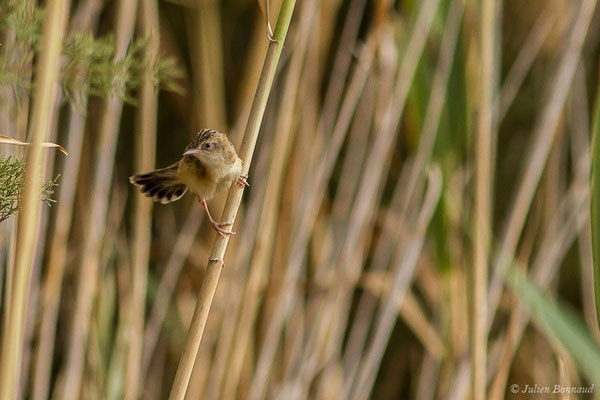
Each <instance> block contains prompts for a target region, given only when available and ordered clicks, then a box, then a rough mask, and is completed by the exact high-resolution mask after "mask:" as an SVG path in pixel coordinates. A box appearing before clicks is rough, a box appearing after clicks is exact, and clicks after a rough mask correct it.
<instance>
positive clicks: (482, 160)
mask: <svg viewBox="0 0 600 400" xmlns="http://www.w3.org/2000/svg"><path fill="white" fill-rule="evenodd" d="M495 11H496V9H495V4H494V1H493V0H484V1H483V3H482V6H481V25H480V27H479V29H480V31H479V33H480V35H481V36H480V39H479V40H480V43H479V46H480V48H479V53H480V58H481V71H480V75H479V90H480V92H479V102H478V106H477V110H478V116H479V120H478V127H477V136H476V140H475V192H474V197H475V204H474V208H473V239H472V240H473V266H472V268H473V269H472V272H471V273H472V284H473V288H472V296H473V298H472V301H471V305H472V310H471V311H472V317H471V318H472V322H471V329H470V337H471V363H472V364H473V366H472V368H471V393H472V396H473V399H474V400H484V399H485V395H486V365H487V329H486V325H487V315H486V313H487V301H486V300H487V278H488V262H489V246H490V240H491V232H492V225H491V215H492V211H491V209H492V200H491V197H492V186H493V185H492V183H493V180H494V173H493V165H492V162H493V161H492V158H493V157H494V156H493V153H492V140H493V139H492V138H493V136H495V135H494V133H493V124H492V119H493V105H494V104H493V101H494V89H495V87H494V76H495V72H494V64H495V60H494V44H495V37H494V34H495V25H496V23H497V21H496V13H495Z"/></svg>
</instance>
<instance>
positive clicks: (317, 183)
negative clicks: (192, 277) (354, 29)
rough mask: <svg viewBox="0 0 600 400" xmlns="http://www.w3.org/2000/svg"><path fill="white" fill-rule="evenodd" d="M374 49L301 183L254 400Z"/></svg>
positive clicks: (367, 50) (362, 60) (364, 54)
mask: <svg viewBox="0 0 600 400" xmlns="http://www.w3.org/2000/svg"><path fill="white" fill-rule="evenodd" d="M373 46H374V40H373V36H371V39H370V40H368V43H367V44H366V45H365V47H363V48H362V49H361V54H360V55H359V61H358V66H357V68H356V70H355V71H354V74H353V76H352V78H351V79H350V83H349V87H348V90H347V93H346V97H345V98H344V102H343V104H342V107H341V111H340V116H339V117H338V120H337V123H336V126H335V127H334V129H333V134H332V136H331V139H329V142H328V144H326V145H325V150H324V151H323V152H320V153H322V154H324V156H323V157H322V158H321V162H320V163H319V165H318V167H317V170H316V173H315V177H314V179H310V177H309V178H308V179H306V180H305V181H304V184H303V190H302V195H301V198H300V204H301V206H302V209H301V211H300V212H299V213H298V214H296V216H295V221H294V222H293V226H294V229H295V231H294V232H293V233H292V239H291V241H292V242H291V250H290V252H289V255H288V257H289V258H288V260H287V262H286V263H285V264H284V265H287V269H286V270H285V275H284V277H283V279H282V283H281V285H280V289H279V290H278V292H279V293H278V295H277V296H278V297H277V300H276V305H275V310H274V311H273V312H274V314H273V317H272V318H271V321H269V326H268V328H267V332H266V335H265V339H264V342H263V343H264V346H263V348H262V349H261V351H260V355H259V360H258V363H257V367H256V370H255V373H254V377H253V381H252V384H251V386H250V393H249V398H250V399H252V400H256V399H258V398H262V397H263V396H264V389H265V385H266V381H267V375H268V373H269V371H270V368H271V364H272V361H273V357H274V354H275V350H276V348H277V345H278V337H279V332H280V331H281V328H282V327H283V324H284V323H285V320H286V319H287V315H288V312H289V310H290V308H291V305H292V301H293V298H292V296H293V294H294V287H295V282H296V281H297V277H298V275H299V273H300V268H301V266H302V261H303V258H304V251H305V244H306V242H307V240H308V237H309V235H310V232H311V230H312V226H313V225H314V222H315V218H316V216H317V215H316V210H317V209H318V206H319V205H320V204H321V202H322V200H323V198H324V195H325V185H326V183H327V180H328V177H329V175H330V174H331V173H332V169H333V168H332V167H333V164H334V162H335V160H336V159H337V156H338V153H339V150H340V147H341V145H342V143H343V141H344V137H345V135H346V132H347V130H348V125H349V123H350V120H351V115H352V114H353V112H354V109H355V107H356V104H357V102H358V98H359V97H360V94H361V93H362V90H363V87H364V84H365V83H366V81H367V77H368V75H369V73H370V69H371V65H372V49H373Z"/></svg>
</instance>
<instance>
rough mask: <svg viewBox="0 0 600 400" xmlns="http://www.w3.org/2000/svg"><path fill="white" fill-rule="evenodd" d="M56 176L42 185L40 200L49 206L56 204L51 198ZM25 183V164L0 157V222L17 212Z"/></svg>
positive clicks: (56, 179)
mask: <svg viewBox="0 0 600 400" xmlns="http://www.w3.org/2000/svg"><path fill="white" fill-rule="evenodd" d="M58 178H59V177H58V176H57V177H56V178H54V179H53V180H51V181H49V182H47V183H45V184H44V186H43V187H42V189H41V191H40V199H41V200H42V201H43V202H44V203H46V204H47V205H48V206H51V205H52V203H56V200H54V199H53V198H52V197H51V196H52V195H53V194H54V187H55V186H58V184H57V181H58ZM24 182H25V163H24V162H23V161H22V160H20V159H18V158H13V157H12V156H8V157H2V156H0V222H3V221H5V220H7V219H8V218H9V217H10V216H11V215H13V214H14V213H16V212H17V211H18V210H19V205H20V199H21V191H22V188H23V183H24Z"/></svg>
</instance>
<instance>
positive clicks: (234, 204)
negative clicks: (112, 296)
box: [169, 0, 296, 400]
mask: <svg viewBox="0 0 600 400" xmlns="http://www.w3.org/2000/svg"><path fill="white" fill-rule="evenodd" d="M295 3H296V2H295V0H284V2H283V3H282V5H281V10H280V13H279V18H278V21H277V26H276V27H275V33H274V35H273V36H274V39H275V42H271V43H270V44H269V48H268V50H267V55H266V57H265V63H264V65H263V69H262V72H261V77H260V80H259V82H258V87H257V89H256V94H255V97H254V101H253V104H252V109H251V110H250V116H249V118H248V123H247V125H246V130H245V133H244V138H243V141H242V146H241V148H240V151H239V156H240V158H241V159H242V161H243V162H244V167H243V171H242V174H243V175H246V174H248V170H249V169H250V163H251V161H252V156H253V154H254V146H255V145H256V139H257V138H258V131H259V128H260V125H261V122H262V118H263V115H264V112H265V108H266V105H267V100H268V98H269V93H270V92H271V86H272V84H273V79H274V77H275V72H276V69H277V64H278V62H279V57H280V55H281V50H282V49H283V43H284V41H285V37H286V35H287V31H288V28H289V25H290V21H291V19H292V13H293V11H294V6H295ZM243 191H244V190H243V189H242V188H240V187H237V186H236V185H233V186H232V187H231V189H230V190H229V196H228V197H227V202H226V203H225V210H224V211H223V216H222V217H221V220H222V221H226V222H232V223H233V222H234V221H235V217H236V214H237V211H238V208H239V206H240V203H241V200H242V194H243ZM228 242H229V237H226V238H222V237H220V236H217V238H216V240H215V244H214V246H213V249H212V252H211V255H210V260H209V262H208V266H207V269H206V273H205V275H204V280H203V282H202V286H201V288H200V293H199V295H198V303H197V304H196V310H195V311H194V317H193V319H192V324H191V327H190V332H189V334H188V339H187V341H186V346H185V350H184V352H183V354H182V356H181V359H180V361H179V366H178V368H177V374H176V375H175V381H174V383H173V387H172V388H171V394H170V396H169V399H170V400H175V399H178V400H181V399H183V398H184V396H185V392H186V390H187V386H188V383H189V380H190V376H191V373H192V369H193V366H194V361H195V360H196V355H197V353H198V348H199V347H200V342H201V340H202V334H203V333H204V327H205V325H206V320H207V319H208V313H209V311H210V306H211V303H212V300H213V297H214V294H215V291H216V288H217V283H218V281H219V276H220V274H221V269H222V268H223V257H224V255H225V250H226V249H227V243H228Z"/></svg>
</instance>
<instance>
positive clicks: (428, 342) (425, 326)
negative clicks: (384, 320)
mask: <svg viewBox="0 0 600 400" xmlns="http://www.w3.org/2000/svg"><path fill="white" fill-rule="evenodd" d="M391 282H392V281H391V280H390V277H389V273H388V272H381V271H373V272H366V273H364V274H363V277H362V278H361V285H362V286H364V287H365V288H366V289H367V290H368V291H369V292H370V293H372V295H373V296H375V297H377V298H381V297H383V298H387V297H388V296H389V292H390V289H391ZM398 316H399V317H401V318H402V319H403V320H404V322H405V323H406V325H407V326H408V327H409V328H410V330H412V331H413V333H414V335H415V336H416V338H417V339H419V341H420V342H421V344H423V347H425V350H426V351H427V352H428V353H429V354H431V355H432V356H433V357H434V358H435V359H437V360H441V359H442V357H443V356H444V354H445V353H446V349H445V346H444V343H443V342H442V339H441V337H440V335H439V334H438V333H437V331H436V330H435V328H434V327H433V325H432V324H431V323H430V322H429V321H428V319H427V317H426V315H425V311H424V310H423V308H422V306H421V305H420V303H419V301H418V300H417V298H416V297H415V296H414V295H413V294H412V293H411V292H410V291H407V292H406V293H405V295H404V298H403V300H402V301H401V302H398Z"/></svg>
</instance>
